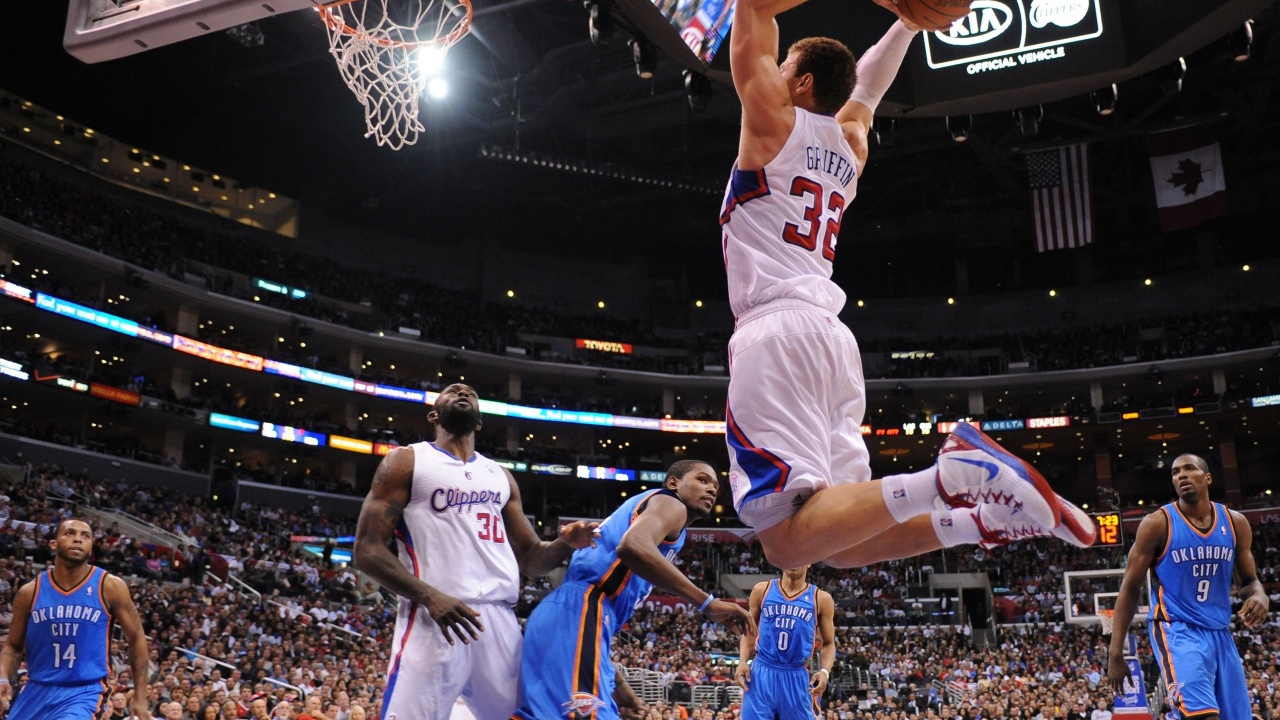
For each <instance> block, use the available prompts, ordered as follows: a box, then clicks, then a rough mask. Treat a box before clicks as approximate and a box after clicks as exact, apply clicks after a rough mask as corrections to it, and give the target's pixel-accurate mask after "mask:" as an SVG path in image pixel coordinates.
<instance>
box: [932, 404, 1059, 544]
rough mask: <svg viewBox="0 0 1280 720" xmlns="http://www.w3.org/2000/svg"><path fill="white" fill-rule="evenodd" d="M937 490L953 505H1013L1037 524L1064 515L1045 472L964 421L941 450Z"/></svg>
mask: <svg viewBox="0 0 1280 720" xmlns="http://www.w3.org/2000/svg"><path fill="white" fill-rule="evenodd" d="M936 482H937V485H938V495H939V496H940V497H941V498H942V501H943V502H945V503H946V504H947V506H948V507H952V508H966V507H974V506H976V505H982V504H984V503H986V504H992V505H1004V506H1008V507H1009V508H1010V509H1011V510H1013V511H1014V512H1016V513H1021V514H1022V516H1023V518H1025V519H1026V521H1027V522H1030V523H1031V524H1033V525H1035V526H1036V527H1040V528H1045V529H1053V528H1056V527H1057V526H1058V523H1059V522H1061V520H1062V509H1061V506H1060V505H1059V504H1058V496H1057V495H1056V494H1054V492H1053V488H1051V487H1049V483H1048V481H1046V480H1045V479H1044V476H1043V475H1041V474H1040V473H1039V472H1037V471H1036V469H1035V468H1033V467H1031V466H1030V465H1028V464H1027V463H1025V462H1023V461H1022V460H1019V459H1018V458H1016V457H1014V456H1013V455H1012V454H1010V453H1009V451H1007V450H1005V449H1004V448H1002V447H1000V446H999V445H998V444H996V441H994V440H992V439H991V438H989V437H987V436H986V435H985V434H984V433H983V432H982V431H981V430H979V429H978V428H977V427H975V426H974V425H972V424H970V423H963V422H962V423H959V424H957V425H956V429H955V430H953V431H952V432H951V435H950V436H948V437H947V441H946V442H945V443H943V445H942V451H941V452H940V453H939V454H938V475H937V481H936Z"/></svg>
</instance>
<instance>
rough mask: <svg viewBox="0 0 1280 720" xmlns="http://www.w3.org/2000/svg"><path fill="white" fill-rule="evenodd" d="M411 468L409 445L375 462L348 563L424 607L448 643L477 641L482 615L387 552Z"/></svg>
mask: <svg viewBox="0 0 1280 720" xmlns="http://www.w3.org/2000/svg"><path fill="white" fill-rule="evenodd" d="M413 465H414V456H413V448H408V447H404V448H396V449H395V450H392V451H391V452H390V454H388V455H387V456H386V457H385V458H383V459H382V462H381V463H379V464H378V469H377V471H376V472H374V474H373V483H372V485H371V486H370V487H369V494H368V495H366V496H365V498H364V504H363V505H361V506H360V519H359V520H358V521H356V543H355V548H354V549H353V550H352V560H353V563H354V565H355V566H356V568H358V569H359V570H361V571H363V572H364V573H366V574H367V575H369V577H371V578H373V579H374V580H377V581H378V583H379V584H381V585H382V586H383V587H385V588H387V589H388V590H390V591H391V592H393V593H395V594H397V595H399V596H400V597H403V598H408V599H409V600H410V601H412V602H415V603H417V604H419V605H422V606H424V607H426V608H427V612H428V613H430V614H431V619H432V620H435V622H436V626H437V627H439V628H440V632H441V633H443V634H444V636H445V639H447V640H448V641H449V644H450V645H452V644H453V643H454V641H455V639H457V640H462V642H463V644H466V643H467V642H468V637H469V638H470V639H471V640H477V639H479V637H480V632H481V631H483V630H484V626H483V625H482V624H481V623H480V613H478V612H476V611H475V610H472V609H471V608H470V607H468V606H467V605H466V603H464V602H462V601H461V600H459V599H457V598H455V597H453V596H451V595H447V594H445V593H442V592H440V591H439V590H437V589H436V588H434V587H432V586H430V585H428V584H426V583H424V582H422V581H421V580H419V579H418V578H416V577H414V574H413V573H412V572H410V571H409V570H407V569H405V566H404V565H403V564H402V563H401V562H400V558H398V557H396V554H395V552H394V551H392V550H391V546H392V545H393V544H394V542H395V539H396V533H397V531H398V530H399V527H400V524H401V520H402V519H403V518H404V509H405V507H406V506H408V504H409V498H410V496H411V494H412V490H413ZM430 551H431V548H422V547H420V548H418V552H419V553H424V552H430ZM464 632H465V633H466V634H465V635H464V634H463V633H464ZM451 634H452V636H451Z"/></svg>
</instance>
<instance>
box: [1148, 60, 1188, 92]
mask: <svg viewBox="0 0 1280 720" xmlns="http://www.w3.org/2000/svg"><path fill="white" fill-rule="evenodd" d="M1186 77H1187V59H1186V58H1178V59H1177V60H1175V61H1174V62H1172V63H1170V64H1168V65H1166V66H1164V67H1163V68H1161V69H1159V70H1157V71H1156V81H1157V82H1158V83H1159V85H1160V91H1161V92H1163V93H1164V94H1165V95H1177V94H1178V93H1180V92H1182V81H1183V80H1184V79H1186Z"/></svg>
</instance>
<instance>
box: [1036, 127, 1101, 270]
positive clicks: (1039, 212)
mask: <svg viewBox="0 0 1280 720" xmlns="http://www.w3.org/2000/svg"><path fill="white" fill-rule="evenodd" d="M1090 175H1091V169H1090V164H1089V146H1088V145H1084V144H1080V145H1068V146H1066V147H1060V148H1054V149H1053V150H1043V151H1041V152H1034V153H1028V154H1027V183H1028V185H1029V186H1030V188H1031V208H1032V216H1033V219H1034V220H1035V228H1036V250H1037V251H1039V252H1047V251H1049V250H1061V249H1063V248H1077V247H1083V246H1085V245H1088V244H1089V243H1091V242H1093V188H1092V186H1091V180H1090Z"/></svg>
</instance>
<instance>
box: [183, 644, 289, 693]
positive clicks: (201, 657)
mask: <svg viewBox="0 0 1280 720" xmlns="http://www.w3.org/2000/svg"><path fill="white" fill-rule="evenodd" d="M178 652H180V653H183V654H184V655H186V656H187V657H190V658H194V659H197V660H203V661H204V662H208V663H213V664H214V665H219V666H221V667H224V668H227V669H228V670H237V669H238V668H237V667H236V666H235V665H232V664H231V663H228V662H223V661H222V660H218V659H216V658H211V657H209V656H208V655H202V654H200V653H198V652H196V651H195V650H192V649H190V648H184V647H180V648H178ZM262 682H269V683H271V684H272V685H277V686H279V687H283V688H289V689H290V690H293V691H294V692H296V693H298V697H300V698H303V697H306V696H307V693H306V691H304V690H303V689H302V688H300V687H298V686H297V685H290V684H289V683H287V682H285V681H283V680H276V679H275V678H269V677H266V678H262Z"/></svg>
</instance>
